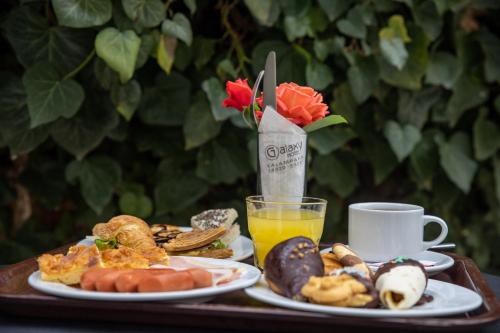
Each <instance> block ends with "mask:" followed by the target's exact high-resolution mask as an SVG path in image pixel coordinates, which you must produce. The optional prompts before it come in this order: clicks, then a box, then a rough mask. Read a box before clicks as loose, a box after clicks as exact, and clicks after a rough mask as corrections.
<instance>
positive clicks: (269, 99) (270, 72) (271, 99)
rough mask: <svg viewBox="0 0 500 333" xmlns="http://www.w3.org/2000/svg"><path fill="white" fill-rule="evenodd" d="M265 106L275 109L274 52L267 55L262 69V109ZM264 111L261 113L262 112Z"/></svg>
mask: <svg viewBox="0 0 500 333" xmlns="http://www.w3.org/2000/svg"><path fill="white" fill-rule="evenodd" d="M266 106H270V107H272V108H273V109H274V110H277V109H276V52H274V51H271V52H269V54H268V55H267V59H266V67H265V68H264V105H263V107H264V109H265V108H266ZM264 109H263V110H262V111H264Z"/></svg>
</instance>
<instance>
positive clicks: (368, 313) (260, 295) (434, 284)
mask: <svg viewBox="0 0 500 333" xmlns="http://www.w3.org/2000/svg"><path fill="white" fill-rule="evenodd" d="M245 292H246V293H247V295H248V296H250V297H252V298H255V299H257V300H259V301H262V302H264V303H268V304H272V305H276V306H281V307H285V308H290V309H295V310H302V311H311V312H321V313H328V314H333V315H340V316H356V317H379V318H380V317H437V316H448V315H453V314H458V313H464V312H467V311H471V310H474V309H476V308H478V307H479V306H481V304H482V303H483V299H482V298H481V296H479V294H477V293H475V292H473V291H472V290H469V289H466V288H463V287H460V286H457V285H454V284H451V283H446V282H442V281H438V280H429V282H428V284H427V289H426V290H425V293H426V294H428V295H431V296H432V297H433V298H434V299H433V300H432V301H431V302H429V303H427V304H424V305H420V306H415V307H413V308H411V309H408V310H389V309H363V308H344V307H338V306H327V305H319V304H311V303H306V302H299V301H295V300H292V299H289V298H286V297H283V296H280V295H278V294H276V293H274V292H273V291H272V290H271V289H269V287H268V286H267V283H266V281H265V280H264V278H261V280H260V282H259V283H258V284H256V285H255V286H253V287H250V288H247V289H245Z"/></svg>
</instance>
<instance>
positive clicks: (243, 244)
mask: <svg viewBox="0 0 500 333" xmlns="http://www.w3.org/2000/svg"><path fill="white" fill-rule="evenodd" d="M179 229H180V231H183V232H189V231H192V230H193V228H191V227H180V228H179ZM94 240H95V237H94V236H87V237H86V238H85V239H83V240H81V241H80V242H78V244H80V245H87V246H89V245H92V244H94ZM229 248H230V249H232V250H233V255H232V256H231V257H229V258H227V259H228V260H234V261H242V260H245V259H246V258H248V257H251V256H252V255H253V244H252V240H251V239H250V238H248V237H245V236H242V235H240V236H239V237H238V238H236V240H235V241H234V242H232V243H231V244H229Z"/></svg>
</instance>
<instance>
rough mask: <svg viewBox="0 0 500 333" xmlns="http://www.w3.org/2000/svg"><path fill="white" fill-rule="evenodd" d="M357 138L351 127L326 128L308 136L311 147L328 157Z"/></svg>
mask: <svg viewBox="0 0 500 333" xmlns="http://www.w3.org/2000/svg"><path fill="white" fill-rule="evenodd" d="M355 137H356V133H354V132H353V130H352V129H350V128H349V127H334V128H324V129H322V130H321V131H315V132H312V133H310V134H308V138H307V140H308V142H309V145H310V146H311V147H312V148H314V149H316V150H317V151H318V153H320V154H321V155H328V154H330V153H331V152H333V151H335V150H337V149H339V148H340V147H342V146H343V145H344V144H346V143H347V142H349V141H351V140H352V139H354V138H355Z"/></svg>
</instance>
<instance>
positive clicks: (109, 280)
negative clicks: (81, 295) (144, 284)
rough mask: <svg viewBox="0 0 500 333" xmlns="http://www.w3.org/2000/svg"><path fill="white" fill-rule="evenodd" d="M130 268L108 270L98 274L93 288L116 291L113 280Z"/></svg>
mask: <svg viewBox="0 0 500 333" xmlns="http://www.w3.org/2000/svg"><path fill="white" fill-rule="evenodd" d="M128 272H130V270H128V269H117V270H115V271H113V272H109V273H107V274H104V275H102V276H99V277H98V278H97V280H96V281H95V288H96V290H97V291H107V292H116V291H118V290H116V287H115V281H116V279H117V278H118V277H119V276H120V275H121V274H124V273H128Z"/></svg>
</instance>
